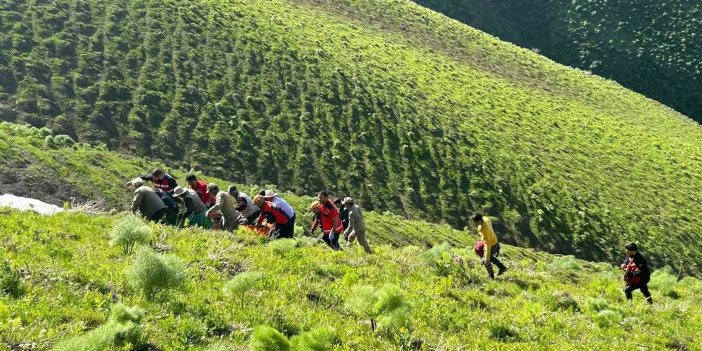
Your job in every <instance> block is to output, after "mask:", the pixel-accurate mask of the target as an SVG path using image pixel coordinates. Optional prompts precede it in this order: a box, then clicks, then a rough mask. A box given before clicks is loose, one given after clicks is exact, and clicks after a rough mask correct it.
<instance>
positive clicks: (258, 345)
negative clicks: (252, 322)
mask: <svg viewBox="0 0 702 351" xmlns="http://www.w3.org/2000/svg"><path fill="white" fill-rule="evenodd" d="M249 347H250V348H251V350H253V351H288V350H290V341H289V340H288V338H286V337H285V335H283V334H282V333H280V332H279V331H277V330H275V329H273V328H271V327H266V326H258V327H256V328H254V331H253V333H252V334H251V339H250V341H249Z"/></svg>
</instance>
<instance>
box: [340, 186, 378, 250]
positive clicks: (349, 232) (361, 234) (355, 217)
mask: <svg viewBox="0 0 702 351" xmlns="http://www.w3.org/2000/svg"><path fill="white" fill-rule="evenodd" d="M343 204H344V207H346V209H347V210H348V212H349V226H348V228H346V230H345V231H344V236H346V237H348V238H349V245H350V244H352V243H353V241H354V240H356V239H358V243H359V244H361V246H362V247H363V250H364V251H366V253H369V254H372V253H373V250H371V248H370V245H368V240H366V223H365V221H363V213H362V212H361V208H360V207H358V206H357V205H354V203H353V199H352V198H350V197H347V198H345V199H344V201H343Z"/></svg>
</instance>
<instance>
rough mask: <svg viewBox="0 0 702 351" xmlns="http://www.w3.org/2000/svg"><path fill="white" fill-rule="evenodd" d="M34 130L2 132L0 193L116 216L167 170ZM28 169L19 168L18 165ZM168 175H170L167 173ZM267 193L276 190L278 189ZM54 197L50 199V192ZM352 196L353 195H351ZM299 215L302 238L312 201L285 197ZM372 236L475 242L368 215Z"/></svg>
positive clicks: (397, 242) (447, 230)
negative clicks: (133, 184)
mask: <svg viewBox="0 0 702 351" xmlns="http://www.w3.org/2000/svg"><path fill="white" fill-rule="evenodd" d="M37 132H38V131H37V130H36V129H32V128H27V127H24V126H19V125H12V124H2V125H1V126H0V155H2V158H1V159H0V177H1V178H2V179H4V181H5V182H6V183H5V184H0V192H7V193H12V194H14V195H18V196H28V197H32V198H37V199H42V200H45V201H51V200H53V201H52V202H53V203H55V204H56V205H59V206H61V205H62V204H63V203H64V202H65V201H68V199H69V197H76V198H77V199H79V200H90V199H93V200H94V199H104V200H105V201H106V202H107V204H108V205H109V206H111V207H112V208H113V210H127V209H128V208H129V206H130V204H131V198H132V194H131V193H130V192H129V191H128V190H126V189H125V188H124V186H123V184H124V182H125V181H127V180H129V179H132V178H133V177H136V176H138V175H141V174H144V173H148V172H150V170H152V169H154V168H156V167H162V168H164V169H167V170H168V168H166V167H164V166H163V165H162V164H159V163H157V162H153V161H147V160H145V159H135V158H130V157H127V156H124V155H121V154H119V153H115V152H112V151H107V150H106V149H104V147H102V146H101V147H97V148H96V147H90V146H87V145H78V144H77V145H75V146H74V147H61V148H48V147H46V145H45V144H44V140H43V139H42V138H39V137H37V135H36V134H35V133H37ZM20 164H21V165H24V166H23V167H17V165H20ZM169 172H170V171H169ZM170 173H171V174H173V175H174V176H175V177H176V178H177V179H179V183H180V184H181V185H184V184H185V176H186V175H187V173H188V172H187V171H184V170H176V169H174V170H173V171H172V172H170ZM200 178H201V179H203V180H205V181H207V182H214V183H217V184H219V185H220V186H221V187H226V186H228V185H230V184H232V183H230V182H228V181H225V180H223V179H219V178H213V177H206V176H201V177H200ZM238 187H239V188H240V189H242V190H243V191H247V192H249V194H254V193H255V192H258V191H259V190H260V189H261V188H259V187H253V188H252V187H251V186H247V185H241V184H239V185H238ZM265 188H273V189H275V185H270V186H266V187H265ZM52 190H53V191H54V193H52V192H51V191H52ZM352 195H353V194H352ZM283 196H284V198H285V199H286V200H288V201H289V202H290V203H291V205H292V206H293V207H294V208H295V210H296V211H297V213H298V214H299V218H298V221H297V224H298V226H299V228H298V229H297V230H298V231H300V232H308V231H309V227H310V224H311V222H312V217H311V214H309V213H308V212H307V207H308V205H309V204H310V203H311V202H312V200H313V199H312V197H311V196H301V195H295V194H292V193H285V194H283ZM366 221H367V225H368V233H369V235H370V236H372V237H374V241H375V242H376V243H384V244H391V245H394V246H406V245H418V246H421V247H425V246H427V245H428V246H431V245H433V244H436V243H438V242H450V243H452V244H454V245H458V246H461V245H462V246H466V245H471V242H472V240H473V238H472V237H471V236H469V235H468V234H466V233H465V232H460V231H457V230H455V229H452V228H451V227H449V226H448V225H436V224H431V223H427V222H422V221H417V222H412V223H409V222H406V221H405V220H404V219H403V218H402V217H400V216H398V215H394V214H391V213H377V212H368V213H366Z"/></svg>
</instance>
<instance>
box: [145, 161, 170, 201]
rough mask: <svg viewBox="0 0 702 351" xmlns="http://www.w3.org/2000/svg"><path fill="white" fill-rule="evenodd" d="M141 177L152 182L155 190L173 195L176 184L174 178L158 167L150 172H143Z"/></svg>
mask: <svg viewBox="0 0 702 351" xmlns="http://www.w3.org/2000/svg"><path fill="white" fill-rule="evenodd" d="M141 179H143V180H145V181H149V182H152V183H153V184H154V188H155V189H156V191H157V192H158V191H159V190H160V191H163V192H165V193H168V195H173V190H174V189H175V188H176V187H177V186H178V182H176V179H175V178H173V177H172V176H171V175H170V174H168V173H166V172H164V171H163V170H162V169H160V168H156V169H155V170H154V171H153V172H151V174H144V175H143V176H141Z"/></svg>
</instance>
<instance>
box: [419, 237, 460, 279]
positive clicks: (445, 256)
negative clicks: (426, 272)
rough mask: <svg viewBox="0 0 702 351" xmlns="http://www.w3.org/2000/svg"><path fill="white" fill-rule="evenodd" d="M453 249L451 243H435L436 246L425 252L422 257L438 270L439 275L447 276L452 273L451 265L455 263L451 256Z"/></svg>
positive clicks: (427, 263)
mask: <svg viewBox="0 0 702 351" xmlns="http://www.w3.org/2000/svg"><path fill="white" fill-rule="evenodd" d="M452 249H453V248H452V247H451V245H450V244H449V243H441V244H439V245H434V247H432V248H431V249H429V250H427V251H426V252H424V254H423V255H422V259H423V260H424V263H425V264H426V265H427V266H429V267H431V268H432V269H433V270H434V271H436V274H437V275H439V276H442V277H445V276H448V275H449V274H450V272H451V266H452V265H453V261H452V260H451V257H450V254H451V250H452Z"/></svg>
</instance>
